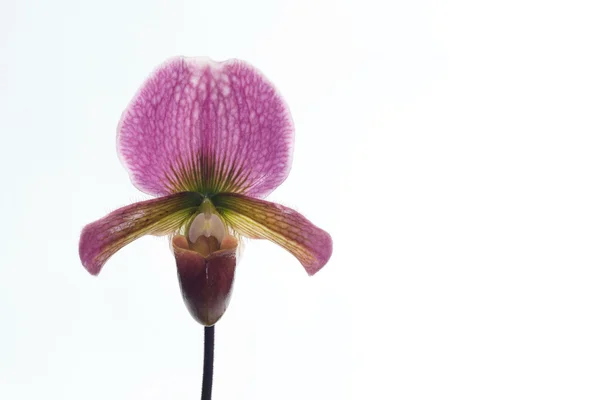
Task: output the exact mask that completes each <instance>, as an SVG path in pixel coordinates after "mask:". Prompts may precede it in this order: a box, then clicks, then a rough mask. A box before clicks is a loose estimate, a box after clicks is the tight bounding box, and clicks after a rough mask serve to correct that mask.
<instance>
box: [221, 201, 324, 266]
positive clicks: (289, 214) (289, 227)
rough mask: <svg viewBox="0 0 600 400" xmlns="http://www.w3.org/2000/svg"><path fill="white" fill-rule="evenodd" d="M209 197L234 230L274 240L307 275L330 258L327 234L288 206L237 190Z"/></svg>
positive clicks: (256, 237) (251, 236)
mask: <svg viewBox="0 0 600 400" xmlns="http://www.w3.org/2000/svg"><path fill="white" fill-rule="evenodd" d="M211 200H212V202H213V204H214V205H215V208H216V209H217V211H218V212H219V214H220V215H221V216H222V217H223V219H224V220H225V222H226V223H227V224H229V225H230V226H231V227H232V228H233V229H234V230H236V231H238V232H239V233H241V234H242V235H244V236H247V237H250V238H254V239H268V240H270V241H272V242H274V243H277V244H278V245H280V246H281V247H283V248H284V249H286V250H287V251H289V252H290V253H292V254H293V255H294V256H295V257H296V258H297V259H298V261H300V263H301V264H302V266H303V267H304V268H305V269H306V272H307V273H308V274H309V275H314V274H315V273H317V272H318V271H319V270H320V269H321V268H322V267H323V266H324V265H325V264H326V263H327V261H328V260H329V257H331V252H332V241H331V236H329V234H328V233H327V232H325V231H324V230H322V229H320V228H318V227H316V226H315V225H313V224H312V223H311V222H310V221H309V220H308V219H306V218H305V217H304V216H302V214H300V213H298V212H296V211H294V210H292V209H291V208H287V207H284V206H282V205H279V204H276V203H270V202H268V201H264V200H259V199H255V198H252V197H248V196H244V195H241V194H237V193H222V194H218V195H216V196H214V197H213V198H212V199H211Z"/></svg>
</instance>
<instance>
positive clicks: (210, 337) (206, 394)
mask: <svg viewBox="0 0 600 400" xmlns="http://www.w3.org/2000/svg"><path fill="white" fill-rule="evenodd" d="M214 358H215V326H214V325H213V326H205V327H204V372H203V373H202V400H210V399H211V397H212V383H213V360H214Z"/></svg>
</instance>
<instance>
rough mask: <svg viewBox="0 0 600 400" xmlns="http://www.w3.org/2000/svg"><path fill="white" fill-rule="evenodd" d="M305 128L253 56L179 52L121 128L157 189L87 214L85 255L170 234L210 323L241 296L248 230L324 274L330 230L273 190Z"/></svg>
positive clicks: (143, 175)
mask: <svg viewBox="0 0 600 400" xmlns="http://www.w3.org/2000/svg"><path fill="white" fill-rule="evenodd" d="M293 140H294V127H293V123H292V118H291V116H290V112H289V109H288V107H287V105H286V104H285V102H284V100H283V99H282V97H281V96H280V94H279V93H278V92H277V90H276V89H275V87H274V86H273V85H272V84H271V83H270V82H269V81H268V80H267V79H266V78H265V77H264V76H263V75H262V74H261V73H260V72H259V71H258V70H256V69H255V68H254V67H252V66H251V65H249V64H247V63H245V62H243V61H239V60H228V61H224V62H214V61H212V60H210V59H208V58H184V57H178V58H173V59H170V60H167V61H166V62H165V63H163V64H162V65H161V66H159V67H158V68H157V69H156V70H155V71H154V73H153V74H152V75H151V76H150V77H149V78H148V79H147V80H146V82H145V83H144V84H143V85H142V87H141V88H140V89H139V91H138V93H137V94H136V95H135V97H134V98H133V100H132V101H131V102H130V104H129V105H128V107H127V108H126V109H125V111H124V112H123V115H122V117H121V120H120V122H119V125H118V128H117V150H118V154H119V156H120V159H121V161H122V163H123V165H124V166H125V168H126V169H127V170H128V172H129V175H130V178H131V181H132V182H133V184H134V185H135V186H136V187H137V188H138V189H140V190H141V191H143V192H145V193H147V194H149V195H152V196H155V197H156V198H155V199H152V200H147V201H142V202H138V203H134V204H131V205H129V206H126V207H123V208H120V209H118V210H116V211H114V212H112V213H110V214H108V215H107V216H105V217H104V218H102V219H100V220H98V221H96V222H93V223H91V224H89V225H87V226H85V227H84V229H83V231H82V233H81V238H80V243H79V256H80V258H81V262H82V264H83V265H84V267H85V268H86V269H87V270H88V271H89V272H90V273H91V274H92V275H97V274H98V273H99V272H100V270H101V269H102V267H103V265H104V264H105V263H106V261H107V260H108V259H109V258H110V257H111V256H112V255H113V254H115V253H116V252H117V251H118V250H119V249H121V248H122V247H123V246H125V245H127V244H129V243H131V242H132V241H134V240H136V239H138V238H140V237H142V236H144V235H170V237H171V246H172V249H173V253H174V255H175V262H176V265H177V273H178V278H179V284H180V288H181V291H182V294H183V298H184V301H185V303H186V305H187V307H188V309H189V311H190V313H191V314H192V316H193V317H194V318H195V319H196V320H197V321H198V322H200V323H202V324H203V325H205V326H211V325H214V324H215V323H216V322H217V321H218V320H219V318H221V316H222V315H223V313H224V312H225V309H226V308H227V305H228V304H229V299H230V296H231V290H232V284H233V277H234V273H235V266H236V253H237V248H238V238H239V237H247V238H252V239H268V240H270V241H272V242H274V243H276V244H278V245H279V246H281V247H283V248H284V249H286V250H287V251H289V252H290V253H292V254H293V255H294V256H295V257H296V258H297V259H298V261H300V264H302V266H303V267H304V268H305V270H306V272H307V273H308V274H309V275H313V274H315V273H316V272H317V271H319V270H320V269H321V268H322V267H323V266H324V265H325V263H327V261H328V260H329V257H330V256H331V252H332V241H331V237H330V236H329V234H327V233H326V232H325V231H323V230H322V229H319V228H317V227H316V226H315V225H313V224H312V223H311V222H310V221H308V220H307V219H306V218H304V217H303V216H302V215H301V214H299V213H298V212H296V211H294V210H292V209H290V208H287V207H284V206H282V205H279V204H275V203H270V202H267V201H265V200H263V198H264V197H265V196H267V195H268V194H269V193H271V192H272V191H273V190H274V189H275V188H276V187H277V186H279V185H280V184H281V183H282V182H283V181H284V180H285V179H286V177H287V176H288V173H289V171H290V167H291V161H292V148H293Z"/></svg>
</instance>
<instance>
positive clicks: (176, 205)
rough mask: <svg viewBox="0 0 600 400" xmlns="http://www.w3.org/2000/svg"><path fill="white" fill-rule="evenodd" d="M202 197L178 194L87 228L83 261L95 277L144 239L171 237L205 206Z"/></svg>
mask: <svg viewBox="0 0 600 400" xmlns="http://www.w3.org/2000/svg"><path fill="white" fill-rule="evenodd" d="M202 199H203V198H202V196H201V195H200V194H198V193H189V192H187V193H185V192H184V193H176V194H173V195H170V196H166V197H161V198H159V199H153V200H147V201H142V202H139V203H134V204H131V205H129V206H126V207H123V208H120V209H118V210H116V211H113V212H111V213H110V214H108V215H107V216H106V217H104V218H102V219H100V220H98V221H96V222H92V223H91V224H88V225H86V226H85V227H84V228H83V231H82V232H81V237H80V238H79V258H80V259H81V263H82V264H83V266H84V267H85V268H86V269H87V270H88V272H89V273H90V274H92V275H98V273H100V270H101V269H102V266H103V265H104V263H105V262H106V261H107V260H108V259H109V258H110V257H111V256H112V255H113V254H115V253H116V252H117V251H118V250H119V249H121V248H122V247H123V246H125V245H127V244H129V243H131V242H132V241H134V240H135V239H138V238H140V237H142V236H144V235H168V234H170V233H173V232H174V231H176V230H177V229H179V227H181V226H182V225H183V224H184V223H185V222H186V221H187V220H188V219H189V218H191V217H192V216H193V215H194V213H196V212H197V210H198V206H199V205H200V204H202Z"/></svg>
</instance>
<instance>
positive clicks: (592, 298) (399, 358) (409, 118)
mask: <svg viewBox="0 0 600 400" xmlns="http://www.w3.org/2000/svg"><path fill="white" fill-rule="evenodd" d="M599 20H600V13H599V10H598V8H597V2H596V1H589V2H582V1H563V2H560V1H537V2H536V1H523V0H519V1H502V2H500V1H498V2H491V1H470V2H469V1H452V2H442V1H395V2H392V1H389V2H385V1H377V0H371V1H365V2H361V3H358V2H354V3H353V2H349V1H341V0H340V1H329V2H327V1H322V0H303V1H287V2H282V1H275V0H272V1H261V0H255V1H240V2H228V1H209V2H206V1H126V0H122V1H102V2H83V1H65V0H53V1H42V0H39V1H16V0H8V1H7V0H3V1H2V3H1V5H0V57H1V59H0V60H1V64H0V135H2V136H1V138H2V142H1V145H0V163H1V164H0V174H1V176H0V179H1V182H2V195H1V196H0V202H1V206H2V225H1V226H2V231H1V233H0V235H1V241H0V242H1V243H2V245H1V252H0V398H2V399H11V400H12V399H77V400H80V399H86V400H93V399H102V400H106V399H111V400H118V399H198V398H199V393H200V382H201V366H202V330H201V327H200V326H199V325H197V324H195V322H194V321H193V320H192V319H191V317H190V316H189V315H188V314H187V311H186V309H185V307H184V306H183V303H182V300H181V297H180V293H179V289H178V285H177V280H176V273H175V267H174V262H173V257H172V254H171V253H170V251H169V247H168V243H167V240H166V239H165V238H153V237H148V238H143V239H141V240H139V241H137V242H135V243H133V244H131V245H130V246H128V247H126V248H125V249H123V250H122V251H121V252H119V253H118V254H117V255H115V256H114V257H113V258H112V259H111V260H110V261H109V262H108V263H107V265H106V266H105V269H104V270H103V271H102V273H101V274H100V276H98V277H96V278H94V277H92V276H90V275H88V274H87V272H86V271H85V270H84V269H83V267H82V266H81V264H80V262H79V258H78V253H77V245H78V240H79V232H80V229H81V228H82V227H83V226H84V225H85V224H86V223H88V222H91V221H93V220H95V219H98V218H100V217H102V216H104V215H105V214H106V213H107V212H109V211H111V210H113V209H115V208H117V207H120V206H123V205H127V204H129V203H131V202H133V201H138V200H142V199H145V198H147V197H145V196H144V195H143V194H141V193H140V192H138V191H137V190H136V189H135V188H134V187H133V186H132V185H131V183H130V182H129V179H128V175H127V172H126V171H125V170H124V169H123V168H122V166H121V165H120V163H119V161H118V158H117V154H116V151H115V129H116V125H117V122H118V119H119V117H120V114H121V112H122V110H123V109H124V107H125V106H126V104H127V103H128V102H129V100H130V98H131V97H132V96H133V94H134V93H135V91H136V90H137V88H138V86H139V85H140V84H141V83H142V81H143V80H144V79H145V78H146V76H147V74H148V73H149V72H150V71H152V69H153V68H154V67H155V66H156V65H157V64H159V63H161V62H162V61H163V60H164V59H166V58H168V57H171V56H174V55H188V56H194V55H208V56H210V57H212V58H213V59H216V60H223V59H227V58H231V57H237V58H241V59H245V60H247V61H249V62H251V63H252V64H254V65H255V66H257V67H258V68H259V69H261V70H262V71H263V72H264V73H265V74H266V75H267V76H268V77H269V79H270V80H272V81H273V82H274V83H275V84H276V85H277V87H278V88H279V89H280V91H281V92H282V93H283V95H284V96H285V98H286V100H287V102H288V103H289V105H290V107H291V110H292V114H293V116H294V119H295V122H296V132H297V133H296V149H295V153H294V157H295V158H294V166H293V169H292V172H291V175H290V176H289V178H288V180H287V181H286V182H285V183H284V184H283V185H282V186H281V187H280V188H279V189H278V190H276V191H275V193H274V194H273V195H272V196H271V197H270V198H269V199H270V200H272V201H278V202H281V203H283V204H285V205H288V206H291V207H294V208H296V209H297V210H299V211H301V212H302V213H304V214H305V215H306V216H307V217H308V218H310V219H311V220H312V221H313V222H315V223H316V224H317V225H319V226H321V227H323V228H324V229H326V230H328V231H329V232H330V233H331V235H332V236H333V239H334V254H333V257H332V258H331V261H330V262H329V264H328V265H327V266H326V267H325V268H324V269H323V270H322V271H321V272H319V273H318V274H317V275H315V276H314V277H312V278H308V277H307V276H306V274H305V273H304V271H303V269H302V268H301V266H300V265H299V263H298V262H297V261H296V260H295V259H294V258H293V257H292V256H291V255H289V254H288V253H286V252H285V251H284V250H282V249H280V248H278V247H277V246H275V245H273V244H271V243H269V242H262V241H252V242H247V243H246V245H245V251H244V253H243V255H242V258H241V259H240V261H239V262H238V274H237V280H236V287H235V291H234V295H233V300H232V303H231V305H230V308H229V310H228V311H227V313H226V314H225V316H224V318H223V319H222V320H221V321H220V322H219V324H218V325H217V327H216V362H215V385H214V399H215V400H222V399H286V400H287V399H315V400H316V399H324V400H329V399H361V400H362V399H450V398H456V399H549V398H554V399H598V398H600V339H599V338H600V322H599V318H600V246H599V244H600V189H599V185H600V139H599V133H600V129H599V128H600V113H599V112H600V78H599V76H600V50H599V49H600V48H599V45H598V43H599V42H598V40H599V38H600V25H599V24H598V21H599Z"/></svg>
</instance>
